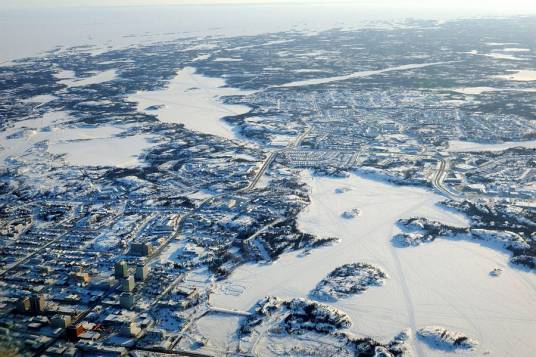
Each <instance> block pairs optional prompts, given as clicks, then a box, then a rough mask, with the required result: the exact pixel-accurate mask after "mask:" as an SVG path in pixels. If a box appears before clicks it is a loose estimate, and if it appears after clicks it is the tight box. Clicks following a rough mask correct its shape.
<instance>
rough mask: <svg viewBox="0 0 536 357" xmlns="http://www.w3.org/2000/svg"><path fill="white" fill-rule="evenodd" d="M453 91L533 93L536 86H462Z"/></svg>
mask: <svg viewBox="0 0 536 357" xmlns="http://www.w3.org/2000/svg"><path fill="white" fill-rule="evenodd" d="M453 91H455V92H458V93H462V94H469V95H475V94H482V93H486V92H505V91H512V92H527V93H532V92H536V88H495V87H461V88H454V89H453Z"/></svg>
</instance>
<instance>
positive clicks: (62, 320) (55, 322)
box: [50, 315, 71, 328]
mask: <svg viewBox="0 0 536 357" xmlns="http://www.w3.org/2000/svg"><path fill="white" fill-rule="evenodd" d="M50 323H51V324H52V326H54V327H59V328H66V327H68V326H69V325H70V324H71V316H69V315H54V316H52V319H51V320H50Z"/></svg>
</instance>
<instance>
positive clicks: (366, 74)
mask: <svg viewBox="0 0 536 357" xmlns="http://www.w3.org/2000/svg"><path fill="white" fill-rule="evenodd" d="M443 63H445V62H435V63H419V64H405V65H402V66H397V67H389V68H384V69H379V70H375V71H360V72H354V73H350V74H347V75H344V76H336V77H326V78H315V79H307V80H304V81H295V82H290V83H285V84H282V85H280V86H278V87H283V88H289V87H303V86H312V85H317V84H326V83H333V82H340V81H346V80H348V79H355V78H363V77H370V76H374V75H377V74H381V73H386V72H394V71H408V70H411V69H418V68H424V67H430V66H436V65H439V64H443Z"/></svg>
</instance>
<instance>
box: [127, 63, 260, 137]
mask: <svg viewBox="0 0 536 357" xmlns="http://www.w3.org/2000/svg"><path fill="white" fill-rule="evenodd" d="M224 86H225V81H224V80H223V79H221V78H209V77H205V76H203V75H200V74H197V73H196V71H195V68H193V67H187V68H184V69H181V70H179V71H178V72H177V75H176V76H175V78H173V79H172V80H171V81H170V82H169V84H168V85H167V87H166V88H164V89H162V90H157V91H145V92H137V93H136V94H133V95H131V96H129V100H130V101H133V102H136V103H138V110H139V111H141V112H145V113H147V114H153V115H156V116H157V117H158V119H159V120H160V121H162V122H166V123H181V124H184V126H185V127H186V128H188V129H191V130H195V131H199V132H202V133H206V134H211V135H217V136H221V137H224V138H227V139H236V134H235V133H234V131H233V128H232V127H231V126H230V125H229V124H227V123H226V122H224V121H223V120H221V118H223V117H225V116H230V115H239V114H244V113H247V112H248V111H249V110H250V109H249V107H247V106H243V105H229V104H224V103H222V102H221V100H220V99H219V98H220V97H223V96H231V95H246V94H248V93H247V92H242V91H240V90H238V89H234V88H229V87H224ZM151 106H156V108H157V109H154V110H148V108H150V107H151Z"/></svg>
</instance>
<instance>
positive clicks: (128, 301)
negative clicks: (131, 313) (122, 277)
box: [119, 293, 134, 309]
mask: <svg viewBox="0 0 536 357" xmlns="http://www.w3.org/2000/svg"><path fill="white" fill-rule="evenodd" d="M119 304H120V305H121V306H122V307H124V308H125V309H131V308H132V306H134V295H132V294H131V293H122V294H121V295H119Z"/></svg>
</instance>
